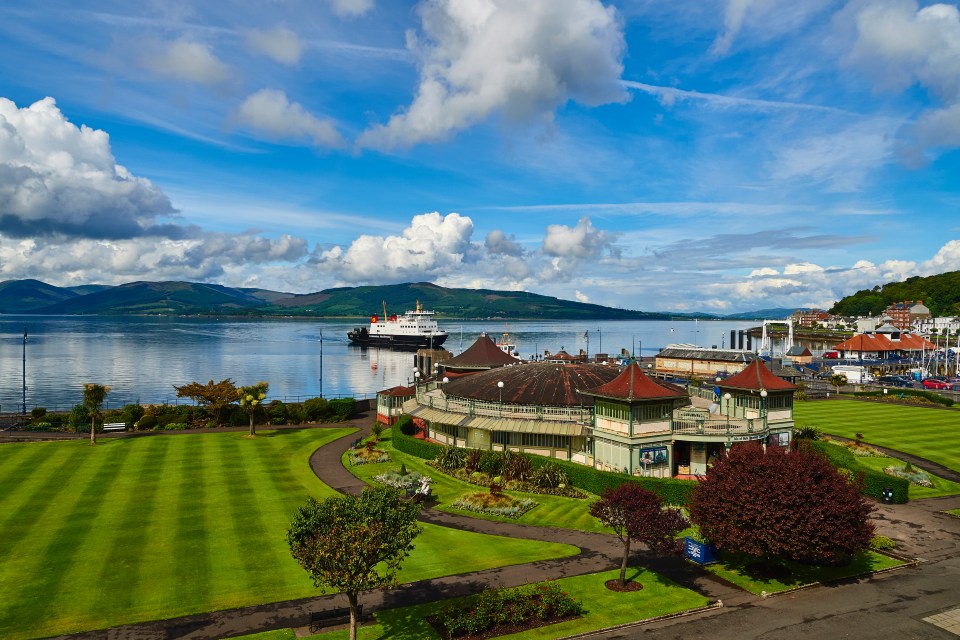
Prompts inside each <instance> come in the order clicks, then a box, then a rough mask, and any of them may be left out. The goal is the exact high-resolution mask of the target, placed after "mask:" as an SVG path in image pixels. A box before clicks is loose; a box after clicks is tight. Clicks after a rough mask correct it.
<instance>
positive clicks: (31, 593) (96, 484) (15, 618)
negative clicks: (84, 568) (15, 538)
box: [0, 442, 120, 637]
mask: <svg viewBox="0 0 960 640" xmlns="http://www.w3.org/2000/svg"><path fill="white" fill-rule="evenodd" d="M71 444H72V446H73V447H75V448H76V449H77V450H78V451H80V452H81V454H80V455H79V456H78V460H77V461H76V463H75V464H72V465H70V466H69V467H67V471H66V472H65V473H66V475H65V476H64V475H60V474H56V473H51V480H57V481H59V484H60V487H61V493H60V494H59V495H58V496H57V499H56V500H55V501H51V503H50V506H49V510H53V511H54V513H56V514H57V517H45V518H44V519H43V521H42V522H38V523H37V524H36V525H35V526H34V527H32V529H31V530H30V532H28V533H27V534H26V535H25V538H24V540H25V541H28V542H27V544H29V547H30V548H29V550H27V549H26V548H24V549H22V550H21V551H22V553H23V556H22V558H23V559H24V560H25V561H26V563H28V566H26V567H23V566H17V565H20V564H21V563H20V562H18V561H17V560H16V559H15V560H13V561H12V562H11V563H10V564H11V565H14V567H15V570H16V571H17V574H19V576H20V579H21V580H23V578H25V577H29V580H26V581H23V582H20V583H18V584H10V583H8V582H7V581H0V585H5V586H3V587H0V589H2V590H3V591H7V589H10V591H9V592H8V593H4V594H3V595H2V596H0V601H2V602H5V603H6V604H7V606H6V607H4V608H3V609H0V636H2V637H15V636H16V634H15V633H13V632H14V630H18V629H22V628H29V627H30V626H31V625H32V624H35V621H36V620H47V621H48V623H47V624H48V626H51V627H53V628H52V629H51V631H56V630H59V628H60V624H61V622H62V621H64V620H67V621H69V624H71V625H72V624H75V621H76V620H77V618H78V617H81V616H82V615H83V614H82V611H83V609H82V608H81V609H80V611H77V612H76V613H74V614H73V615H71V614H69V613H67V612H68V611H69V612H71V613H72V612H75V611H76V609H77V604H76V603H77V602H80V603H83V602H84V601H85V600H84V592H85V589H89V587H90V584H89V580H81V581H79V582H68V581H67V580H66V579H65V578H66V576H67V575H68V574H70V573H71V571H72V570H73V568H74V566H76V565H77V564H78V563H82V562H84V561H86V560H87V558H85V557H83V556H82V555H80V554H79V553H78V546H82V545H83V543H84V542H85V540H86V538H87V536H89V535H90V533H91V531H92V530H94V529H95V528H96V526H95V525H96V521H97V518H98V517H99V515H100V509H101V508H102V506H103V486H104V483H107V484H109V483H111V482H113V481H114V480H116V476H117V474H118V473H119V471H120V466H119V464H117V463H116V462H117V461H114V460H111V457H110V455H109V454H110V453H111V452H110V450H109V448H107V447H90V446H89V445H88V444H85V443H82V442H77V443H71ZM37 508H43V507H40V505H37ZM47 510H48V509H44V511H47ZM54 523H56V525H57V526H51V525H54ZM65 614H66V615H65ZM48 619H49V620H48ZM81 624H82V621H81ZM5 630H9V633H5Z"/></svg>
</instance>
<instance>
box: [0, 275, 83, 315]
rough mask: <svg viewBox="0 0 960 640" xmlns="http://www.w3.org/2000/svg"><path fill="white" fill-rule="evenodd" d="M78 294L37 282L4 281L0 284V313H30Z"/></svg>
mask: <svg viewBox="0 0 960 640" xmlns="http://www.w3.org/2000/svg"><path fill="white" fill-rule="evenodd" d="M78 295H79V294H77V293H76V292H74V291H71V290H70V289H65V288H63V287H55V286H53V285H50V284H47V283H46V282H40V281H39V280H6V281H4V282H0V312H2V313H31V312H32V311H35V310H36V309H41V308H43V307H48V306H50V305H52V304H57V303H58V302H63V301H64V300H70V299H71V298H76V297H77V296H78Z"/></svg>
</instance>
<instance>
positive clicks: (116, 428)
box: [103, 422, 127, 431]
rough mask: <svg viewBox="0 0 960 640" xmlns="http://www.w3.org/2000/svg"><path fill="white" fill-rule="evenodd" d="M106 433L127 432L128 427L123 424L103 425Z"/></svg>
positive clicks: (111, 423)
mask: <svg viewBox="0 0 960 640" xmlns="http://www.w3.org/2000/svg"><path fill="white" fill-rule="evenodd" d="M103 430H104V431H126V430H127V425H126V424H124V423H123V422H108V423H106V424H104V425H103Z"/></svg>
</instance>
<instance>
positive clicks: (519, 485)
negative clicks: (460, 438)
mask: <svg viewBox="0 0 960 640" xmlns="http://www.w3.org/2000/svg"><path fill="white" fill-rule="evenodd" d="M427 465H429V466H431V467H433V468H434V469H437V470H438V471H440V472H441V473H446V474H447V475H448V476H452V477H454V478H456V479H457V480H462V481H464V482H469V483H470V484H473V485H476V486H478V487H489V486H490V485H491V484H500V487H501V488H502V489H503V490H505V491H522V492H523V493H538V494H540V495H545V496H560V497H561V498H577V499H580V500H583V499H585V498H588V497H590V494H588V493H587V492H586V491H581V490H580V489H577V488H576V487H571V486H569V485H566V484H561V485H560V486H558V487H554V488H549V487H538V486H537V485H535V484H533V483H532V482H526V481H522V480H506V481H502V482H500V483H497V482H495V480H496V476H494V477H491V476H490V475H488V474H486V473H483V472H482V471H474V472H472V473H471V472H469V471H467V470H466V469H454V470H453V471H444V470H443V469H440V468H439V467H438V466H437V463H436V462H435V461H434V460H428V461H427Z"/></svg>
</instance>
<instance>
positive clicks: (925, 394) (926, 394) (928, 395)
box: [853, 388, 954, 407]
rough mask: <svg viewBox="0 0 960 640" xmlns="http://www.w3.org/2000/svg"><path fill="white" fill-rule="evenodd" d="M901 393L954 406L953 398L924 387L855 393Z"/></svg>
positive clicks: (870, 395) (872, 395) (890, 395)
mask: <svg viewBox="0 0 960 640" xmlns="http://www.w3.org/2000/svg"><path fill="white" fill-rule="evenodd" d="M900 394H903V395H905V396H915V397H917V398H924V399H926V400H929V401H930V402H933V403H935V404H942V405H943V406H945V407H952V406H953V404H954V403H953V398H947V397H945V396H942V395H940V394H939V393H934V392H933V391H924V390H923V389H895V388H890V390H889V391H888V392H887V393H886V394H885V393H884V392H883V391H857V392H855V393H854V394H853V395H855V396H857V397H858V398H887V399H890V398H893V397H896V396H898V395H900Z"/></svg>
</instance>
